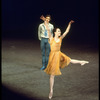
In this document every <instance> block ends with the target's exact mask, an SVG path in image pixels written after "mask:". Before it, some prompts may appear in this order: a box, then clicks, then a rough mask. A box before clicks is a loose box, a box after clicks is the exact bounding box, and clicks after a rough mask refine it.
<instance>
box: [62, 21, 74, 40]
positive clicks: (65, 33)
mask: <svg viewBox="0 0 100 100" xmlns="http://www.w3.org/2000/svg"><path fill="white" fill-rule="evenodd" d="M72 23H74V21H73V20H71V21H70V22H69V24H68V27H67V28H66V31H65V32H64V33H63V34H62V36H61V37H62V39H63V38H64V37H65V36H66V35H67V34H68V32H69V30H70V27H71V24H72Z"/></svg>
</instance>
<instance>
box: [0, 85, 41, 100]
mask: <svg viewBox="0 0 100 100" xmlns="http://www.w3.org/2000/svg"><path fill="white" fill-rule="evenodd" d="M1 93H2V96H1V100H41V99H38V98H29V97H27V96H24V95H23V94H20V93H17V92H14V91H12V90H10V89H8V88H7V87H6V86H4V85H2V92H1Z"/></svg>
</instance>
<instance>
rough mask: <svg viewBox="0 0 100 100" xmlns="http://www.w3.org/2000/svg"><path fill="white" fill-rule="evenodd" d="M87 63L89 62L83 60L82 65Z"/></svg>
mask: <svg viewBox="0 0 100 100" xmlns="http://www.w3.org/2000/svg"><path fill="white" fill-rule="evenodd" d="M86 63H89V62H88V61H81V66H83V65H85V64H86Z"/></svg>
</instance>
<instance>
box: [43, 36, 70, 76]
mask: <svg viewBox="0 0 100 100" xmlns="http://www.w3.org/2000/svg"><path fill="white" fill-rule="evenodd" d="M49 43H50V47H51V52H50V55H49V61H48V65H47V67H46V69H45V70H44V72H46V73H47V74H50V75H61V71H60V68H64V67H65V66H68V64H69V63H70V57H68V56H66V55H65V54H64V53H62V52H61V51H60V48H61V43H62V38H61V37H60V41H59V42H56V41H55V40H54V38H53V39H52V40H51V41H50V42H49Z"/></svg>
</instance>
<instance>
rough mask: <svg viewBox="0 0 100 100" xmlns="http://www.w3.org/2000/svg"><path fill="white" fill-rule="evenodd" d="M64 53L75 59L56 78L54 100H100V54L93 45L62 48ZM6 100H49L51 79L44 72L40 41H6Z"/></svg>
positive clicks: (4, 95) (4, 82)
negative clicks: (74, 61) (77, 60)
mask: <svg viewBox="0 0 100 100" xmlns="http://www.w3.org/2000/svg"><path fill="white" fill-rule="evenodd" d="M61 51H62V52H63V53H65V54H66V55H67V56H69V57H71V58H73V59H79V60H88V61H89V64H86V65H84V66H80V65H79V64H70V65H69V66H68V67H65V68H64V69H61V72H62V75H60V76H56V77H55V83H54V94H53V98H52V100H99V53H98V49H97V48H94V47H92V46H91V45H79V44H78V45H75V44H68V43H64V44H62V49H61ZM1 60H2V68H1V71H2V75H1V77H2V100H48V94H49V75H47V74H46V73H45V72H44V71H41V70H40V68H41V67H42V63H41V62H42V57H41V50H40V43H39V41H32V40H11V39H5V40H2V58H1Z"/></svg>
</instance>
